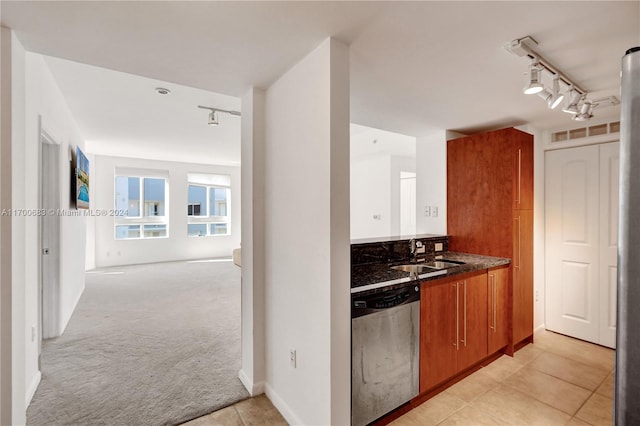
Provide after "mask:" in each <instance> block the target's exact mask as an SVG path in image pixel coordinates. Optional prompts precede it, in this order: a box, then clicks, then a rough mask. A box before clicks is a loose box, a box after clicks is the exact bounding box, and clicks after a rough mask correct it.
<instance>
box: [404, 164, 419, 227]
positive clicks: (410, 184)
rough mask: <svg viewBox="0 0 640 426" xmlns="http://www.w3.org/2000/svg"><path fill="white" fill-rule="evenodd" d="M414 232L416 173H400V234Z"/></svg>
mask: <svg viewBox="0 0 640 426" xmlns="http://www.w3.org/2000/svg"><path fill="white" fill-rule="evenodd" d="M415 233H416V174H415V173H410V172H401V173H400V235H414V234H415Z"/></svg>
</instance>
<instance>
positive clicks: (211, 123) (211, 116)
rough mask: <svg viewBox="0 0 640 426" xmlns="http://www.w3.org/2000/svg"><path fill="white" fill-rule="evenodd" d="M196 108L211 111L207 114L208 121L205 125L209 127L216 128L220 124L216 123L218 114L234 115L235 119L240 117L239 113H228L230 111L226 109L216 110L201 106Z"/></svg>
mask: <svg viewBox="0 0 640 426" xmlns="http://www.w3.org/2000/svg"><path fill="white" fill-rule="evenodd" d="M198 108H202V109H208V110H209V111H211V112H210V113H209V121H208V123H207V124H209V126H217V125H218V124H220V123H219V122H218V113H219V112H224V113H226V114H229V115H234V116H236V117H240V115H241V114H240V111H230V110H226V109H218V108H213V107H208V106H202V105H198Z"/></svg>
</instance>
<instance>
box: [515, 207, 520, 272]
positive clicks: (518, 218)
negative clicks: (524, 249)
mask: <svg viewBox="0 0 640 426" xmlns="http://www.w3.org/2000/svg"><path fill="white" fill-rule="evenodd" d="M513 221H514V222H517V225H516V226H515V229H516V232H517V235H518V241H517V247H516V260H517V261H518V262H517V264H515V265H513V267H514V268H517V269H520V216H518V217H515V218H513Z"/></svg>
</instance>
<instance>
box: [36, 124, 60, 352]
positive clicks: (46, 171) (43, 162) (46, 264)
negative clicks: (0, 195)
mask: <svg viewBox="0 0 640 426" xmlns="http://www.w3.org/2000/svg"><path fill="white" fill-rule="evenodd" d="M59 176H60V145H59V144H57V143H56V142H55V141H54V140H53V138H51V136H49V134H48V133H47V132H46V131H45V130H44V129H42V126H40V182H39V203H40V204H39V206H38V207H39V210H40V212H43V214H41V215H40V223H39V228H40V229H39V231H40V232H39V235H40V241H39V243H40V244H39V250H40V285H39V292H38V293H39V303H38V304H39V312H40V330H41V332H40V334H41V335H40V336H39V337H40V338H39V341H40V345H39V348H38V356H41V354H42V340H43V339H49V338H52V337H57V336H59V335H60V318H59V316H60V315H59V297H60V294H59V286H60V216H59V212H60V210H59V209H60V182H59ZM34 333H35V331H34Z"/></svg>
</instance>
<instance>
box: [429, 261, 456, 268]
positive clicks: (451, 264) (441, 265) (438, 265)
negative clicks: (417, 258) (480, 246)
mask: <svg viewBox="0 0 640 426" xmlns="http://www.w3.org/2000/svg"><path fill="white" fill-rule="evenodd" d="M460 265H461V263H458V262H449V261H446V260H436V261H435V262H427V263H425V264H424V266H426V267H429V268H433V269H448V268H455V267H456V266H460Z"/></svg>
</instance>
